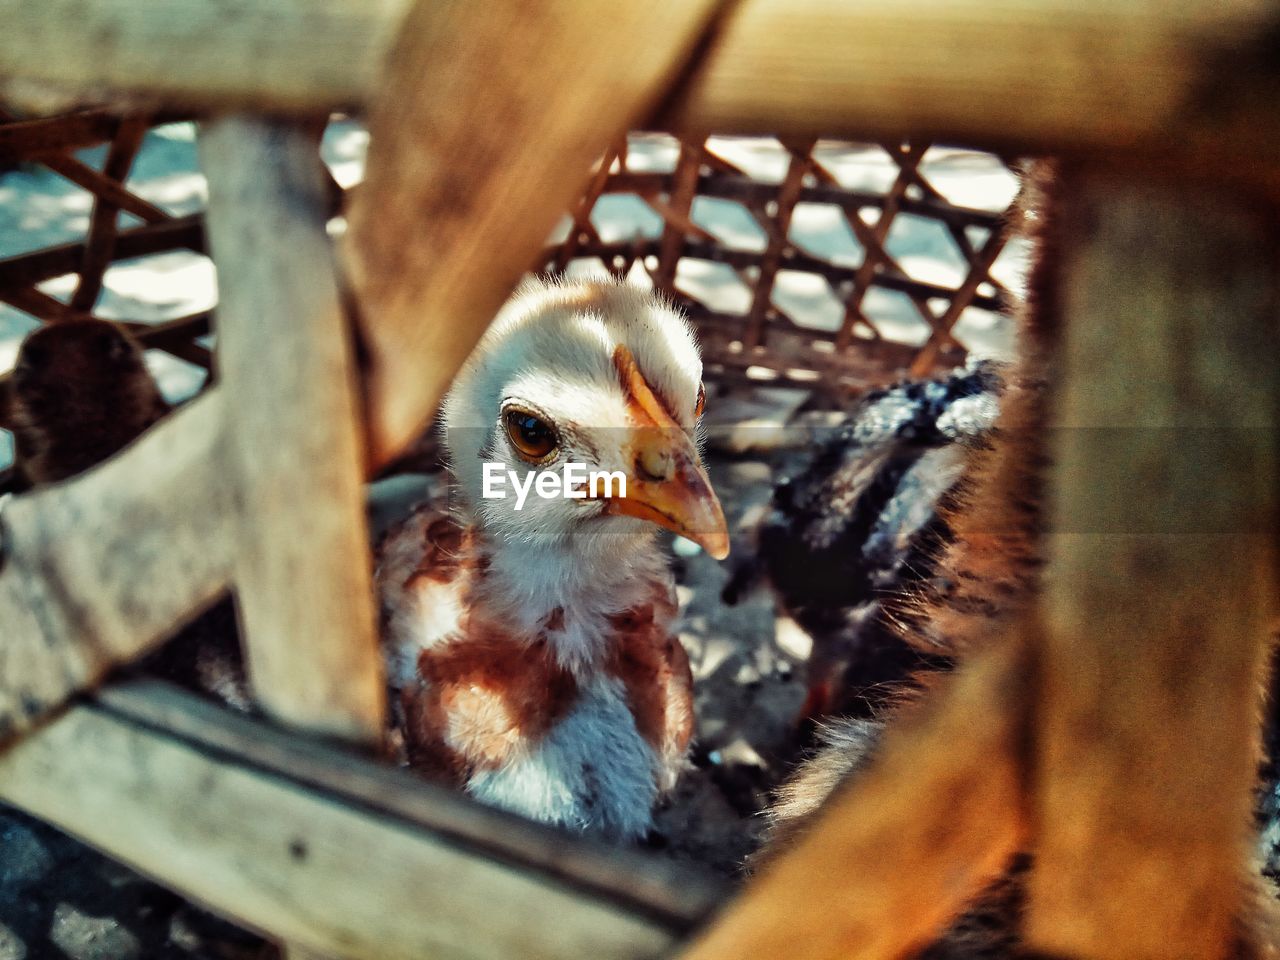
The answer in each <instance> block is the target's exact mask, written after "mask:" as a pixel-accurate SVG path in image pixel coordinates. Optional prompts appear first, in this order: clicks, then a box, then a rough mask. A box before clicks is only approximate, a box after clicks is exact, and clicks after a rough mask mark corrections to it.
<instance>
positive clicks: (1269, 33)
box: [0, 0, 1280, 182]
mask: <svg viewBox="0 0 1280 960" xmlns="http://www.w3.org/2000/svg"><path fill="white" fill-rule="evenodd" d="M467 6H468V5H467V4H465V3H457V2H443V3H436V4H433V5H432V7H431V9H430V10H429V11H427V10H419V12H418V13H417V14H414V16H415V17H416V19H414V20H413V21H412V22H411V23H410V21H408V20H407V19H406V17H407V16H408V11H409V9H410V4H409V2H408V0H370V2H363V0H362V2H357V0H259V2H252V3H251V2H243V0H241V2H236V3H232V4H226V5H222V6H220V7H218V8H217V11H216V13H215V12H214V11H213V10H211V9H210V8H208V7H207V5H206V4H203V3H200V2H198V0H182V2H181V3H175V2H174V0H98V2H96V3H94V4H93V5H92V6H91V7H89V8H87V9H86V8H83V7H82V5H81V4H78V3H75V2H74V0H4V2H3V3H0V16H2V17H3V22H4V23H5V26H6V36H7V38H8V40H7V41H6V40H0V90H2V91H3V93H4V95H5V96H6V97H7V98H9V99H11V100H13V101H14V102H21V101H26V102H29V103H31V104H32V105H34V106H37V107H40V106H51V105H54V104H58V103H68V102H75V101H76V100H77V99H84V98H90V99H93V98H98V99H101V98H108V99H109V98H123V99H125V100H132V101H133V102H135V103H137V102H141V103H144V104H145V103H152V102H161V103H167V104H180V105H184V106H190V107H198V108H201V109H206V110H216V109H228V108H248V109H265V108H272V109H277V110H287V111H294V112H299V113H304V114H306V113H315V112H317V111H323V110H329V109H351V108H357V107H359V106H362V105H368V104H370V103H373V102H376V100H377V99H378V96H379V93H380V92H381V89H382V87H381V86H380V85H381V82H382V75H381V72H380V65H381V61H382V59H383V57H384V55H385V52H386V50H387V49H388V47H389V46H390V45H391V44H393V43H394V38H395V37H396V36H397V31H399V35H401V36H408V35H414V36H416V37H417V38H418V39H419V41H420V42H421V44H422V47H423V49H427V48H428V47H429V46H430V45H431V44H433V43H440V44H446V45H447V44H453V43H455V42H456V43H460V44H464V45H465V44H466V43H468V42H470V40H469V39H468V38H469V36H470V34H469V31H466V30H460V29H459V25H460V24H461V23H462V22H463V19H459V17H460V15H461V17H462V18H464V19H465V17H466V16H467V15H468V14H467V11H466V8H467ZM711 6H712V5H711V4H704V3H689V4H686V5H674V4H673V5H670V6H669V7H667V9H665V11H664V12H665V16H658V17H654V18H653V19H651V20H648V21H647V24H648V26H647V27H642V28H640V29H642V30H647V31H648V33H649V36H648V41H649V42H647V43H645V44H641V45H637V46H636V47H635V48H634V49H632V50H631V51H630V52H629V55H628V57H626V58H624V59H620V60H619V59H615V60H613V61H612V63H611V67H612V70H613V73H612V75H611V76H610V77H609V82H610V83H614V84H618V85H619V86H621V87H625V85H626V81H625V80H624V79H623V75H624V74H627V73H629V72H631V71H634V70H637V69H639V70H640V71H641V72H642V71H643V69H644V65H645V64H646V63H655V62H657V61H660V60H662V58H663V57H665V56H667V55H668V54H669V53H671V52H673V51H678V50H680V49H682V48H683V44H684V43H685V41H686V40H687V34H686V32H685V31H686V29H687V26H688V24H689V23H690V22H691V21H698V20H700V19H701V17H702V12H703V11H706V10H708V9H710V7H711ZM554 7H555V5H554V4H549V5H546V6H545V7H541V6H539V7H534V6H530V7H529V10H528V13H527V15H526V14H523V13H522V14H518V15H517V16H516V17H515V19H514V20H511V19H508V18H509V16H510V9H509V7H508V5H505V4H497V5H494V7H493V9H494V10H495V19H494V27H495V28H496V30H506V29H507V28H508V26H509V25H512V24H514V23H516V22H519V21H520V20H521V19H525V18H532V17H535V16H536V17H543V16H545V18H546V19H547V20H552V19H554V18H555V17H556V14H555V12H554ZM578 10H579V14H578V15H575V16H573V17H571V18H570V19H568V20H565V21H562V26H563V27H564V29H565V30H566V33H565V35H564V40H563V44H558V43H557V42H556V41H555V40H552V45H551V46H548V48H547V54H548V56H547V58H546V59H547V63H546V64H545V65H539V66H537V67H536V68H535V69H546V70H548V71H551V72H560V75H561V77H562V78H563V80H564V82H565V83H574V84H575V85H576V86H578V87H579V88H583V89H586V88H590V87H591V86H592V85H591V84H590V83H584V82H582V78H584V77H586V76H589V75H590V68H587V67H586V66H585V64H586V62H587V61H588V60H590V59H591V58H594V57H597V56H600V55H603V54H605V53H606V52H607V50H608V49H609V47H610V44H611V43H613V42H615V41H614V40H613V39H611V38H614V37H617V38H621V37H624V36H626V34H627V32H628V31H630V30H634V29H637V27H638V26H639V21H633V22H629V21H628V18H629V17H630V16H631V10H630V7H629V5H621V6H618V7H615V8H611V11H610V16H611V17H616V18H617V19H616V20H614V26H615V28H616V30H615V32H614V33H612V34H605V33H604V32H602V31H598V30H595V27H594V25H593V24H591V20H592V18H591V17H590V16H586V15H583V14H582V12H581V8H578ZM722 10H723V12H724V16H723V18H722V19H723V22H722V23H720V24H718V26H717V29H716V30H715V31H714V33H713V34H711V35H709V36H708V38H707V40H708V42H707V43H706V44H705V45H704V48H703V49H702V50H701V51H700V56H699V58H698V62H697V63H696V64H695V65H694V67H695V69H693V70H692V71H690V72H689V73H688V74H687V76H675V75H673V74H672V73H670V72H668V73H666V74H665V75H664V76H665V78H666V79H667V80H668V81H671V80H679V81H682V82H680V83H679V85H678V87H676V88H675V89H667V90H664V89H662V85H661V84H658V83H651V85H650V91H651V93H653V94H657V95H659V96H661V95H662V94H663V93H666V94H667V96H666V97H665V98H664V99H662V100H661V102H659V100H658V98H657V97H654V98H652V99H650V100H648V101H647V103H648V105H649V106H650V107H651V108H656V112H655V116H654V120H655V122H656V123H657V125H658V126H660V127H662V128H665V129H672V130H677V131H681V132H691V131H692V132H698V131H704V132H705V131H709V130H716V131H720V132H726V133H762V132H763V133H782V134H786V135H794V136H804V135H810V136H817V135H825V136H838V135H841V134H854V135H856V136H861V137H873V138H887V139H893V138H897V139H903V138H909V137H911V136H918V135H926V136H930V137H941V138H945V139H957V140H965V141H970V142H977V143H987V144H1001V145H1005V146H1009V147H1017V148H1019V149H1024V150H1028V151H1031V150H1039V151H1050V150H1071V151H1081V150H1086V151H1087V150H1125V151H1128V150H1137V151H1141V152H1145V153H1148V154H1156V155H1160V156H1168V155H1174V154H1179V153H1190V154H1197V153H1199V154H1203V155H1205V156H1208V157H1214V158H1217V159H1220V160H1227V159H1231V158H1235V159H1236V160H1237V161H1238V160H1241V159H1244V158H1260V159H1265V160H1267V161H1268V162H1273V161H1274V160H1275V158H1276V144H1277V143H1280V120H1277V117H1276V113H1275V111H1274V110H1273V109H1271V100H1270V98H1268V97H1267V96H1265V95H1264V96H1258V97H1254V96H1252V95H1251V94H1250V92H1249V91H1251V90H1255V91H1256V90H1258V89H1265V88H1266V85H1267V84H1268V83H1270V82H1271V79H1272V77H1273V72H1272V66H1273V56H1274V49H1273V47H1271V46H1269V44H1271V42H1272V39H1271V38H1273V37H1274V35H1275V30H1276V29H1277V26H1278V24H1280V7H1277V5H1276V4H1275V3H1274V2H1270V0H1222V2H1215V3H1178V4H1169V3H1164V2H1162V0H1115V2H1113V0H1007V2H1004V3H1001V4H1000V5H999V7H995V8H993V7H992V6H991V4H990V3H988V2H986V0H903V2H898V3H893V4H886V3H881V2H878V0H844V2H839V3H835V2H831V0H741V2H739V3H735V4H732V5H723V6H722ZM496 30H495V35H497V34H496ZM579 30H585V31H587V33H588V34H590V35H591V43H589V44H587V43H582V42H581V41H580V40H578V39H575V38H576V37H581V36H583V35H584V34H579V33H577V31H579ZM592 31H594V33H593V32H592ZM476 36H479V34H477V35H476ZM520 42H522V41H521V39H520V38H519V37H518V36H517V35H513V34H511V33H507V34H506V35H505V36H504V37H503V41H502V44H501V45H502V46H506V45H507V44H508V43H510V44H518V43H520ZM441 49H444V48H443V47H442V48H441ZM497 49H498V47H497V46H494V47H490V48H489V49H488V50H487V56H486V54H485V53H482V54H480V56H481V60H480V61H478V62H477V63H476V70H477V71H478V74H477V75H483V74H484V73H485V70H484V68H485V67H488V66H490V65H491V64H489V63H486V62H485V61H486V60H487V59H488V56H492V55H493V54H494V52H495V51H496V50H497ZM555 50H562V51H565V54H564V55H565V56H567V59H559V58H558V55H556V54H553V51H555ZM461 55H462V54H461V49H458V50H453V51H451V52H450V56H461ZM492 66H495V67H497V68H500V67H501V60H500V58H499V59H495V61H494V63H493V64H492ZM570 67H576V68H577V69H574V70H573V71H572V72H569V71H568V70H566V68H570ZM561 71H564V72H561ZM486 79H488V80H489V81H490V82H492V83H494V85H495V87H497V86H498V85H499V81H498V80H497V75H496V74H494V75H491V76H488V77H487V78H486ZM653 80H654V81H657V80H658V77H657V76H654V77H653ZM530 89H531V90H533V89H536V84H534V85H533V86H531V88H530ZM509 92H510V91H509ZM584 96H590V94H589V93H587V94H584ZM448 101H449V97H447V96H441V98H440V99H439V102H440V103H441V104H446V103H447V102H448ZM630 109H631V107H629V106H626V105H624V102H623V101H622V100H620V101H618V103H617V105H616V107H615V109H614V110H613V111H610V116H609V122H613V121H615V120H616V119H617V117H618V116H619V115H622V114H625V113H626V112H627V111H628V110H630ZM477 119H478V118H477ZM603 119H604V117H602V116H597V117H596V120H597V122H599V121H601V120H603ZM481 125H482V124H481V123H477V124H475V126H476V127H477V132H478V131H479V127H480V126H481ZM605 125H607V123H606V124H605ZM601 129H603V127H602V128H601ZM531 182H532V181H531Z"/></svg>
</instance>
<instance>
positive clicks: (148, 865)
mask: <svg viewBox="0 0 1280 960" xmlns="http://www.w3.org/2000/svg"><path fill="white" fill-rule="evenodd" d="M122 702H124V703H126V704H129V706H128V707H127V708H122V707H121V706H120V704H121V703H122ZM144 703H146V704H149V706H143V705H142V704H144ZM179 715H183V716H185V719H177V717H178V716H179ZM160 717H163V718H164V723H165V724H166V725H172V726H173V727H175V728H176V729H177V730H178V731H179V732H176V733H175V732H170V731H167V730H164V729H161V728H159V727H157V726H155V725H154V721H155V720H156V719H157V718H160ZM184 732H192V733H193V735H192V736H185V735H184ZM203 732H208V733H209V734H210V735H211V737H210V738H209V739H206V738H205V737H204V736H203V735H202V734H203ZM299 771H302V777H301V778H300V777H299ZM308 772H313V773H317V772H318V773H319V774H320V777H321V778H322V781H323V782H320V783H317V782H315V780H308V779H307V775H308ZM351 785H354V787H352V786H351ZM0 796H2V797H3V798H4V799H5V800H7V801H9V802H13V803H16V804H18V805H19V806H22V807H24V808H27V809H30V810H32V811H34V812H37V813H38V814H39V815H40V816H41V817H43V818H45V819H48V820H49V821H51V822H53V823H55V824H57V825H58V826H60V827H62V828H63V829H66V830H68V831H69V832H71V833H73V834H75V835H77V836H79V837H81V838H83V839H85V840H86V841H88V842H90V843H92V844H93V845H95V846H97V847H99V848H101V849H102V850H104V851H105V852H107V853H108V854H110V855H112V856H115V857H117V858H119V859H121V860H123V861H125V862H127V863H130V864H132V865H133V866H134V867H136V868H137V869H140V870H141V871H142V872H144V873H147V874H149V875H151V876H153V877H155V878H157V879H158V880H161V881H162V882H164V883H166V884H168V885H170V886H172V887H174V888H175V889H177V890H179V891H180V892H182V893H183V894H184V895H186V896H189V897H192V898H194V899H197V900H199V901H201V902H203V903H206V904H208V905H210V906H211V907H213V908H215V909H217V910H219V911H220V912H223V913H225V914H228V915H231V916H235V917H237V918H238V919H240V920H241V922H244V923H247V924H249V925H251V926H253V927H255V928H257V929H259V930H262V931H264V932H267V933H269V934H271V935H273V936H277V937H282V938H284V939H287V940H288V941H289V942H291V943H293V944H297V945H298V946H299V947H300V948H302V949H305V950H310V951H315V952H319V953H322V954H330V955H339V956H343V957H352V958H370V960H398V958H404V960H421V958H423V957H432V958H452V957H458V958H462V957H465V958H469V960H477V958H493V960H498V958H502V960H509V958H511V957H527V958H530V960H536V958H548V960H549V958H563V957H591V958H593V960H595V958H600V960H607V958H639V957H656V956H658V955H660V954H662V953H663V952H665V950H667V949H668V948H669V947H670V945H671V944H672V943H673V942H674V941H675V940H676V939H678V938H679V937H680V936H681V935H682V934H683V933H684V932H685V931H686V930H688V929H689V927H690V926H691V925H692V924H694V923H696V922H697V921H698V920H699V919H700V918H701V916H702V915H705V911H706V910H708V909H709V908H710V907H711V906H712V904H714V903H715V902H716V900H717V899H718V897H719V896H720V895H721V893H722V891H720V890H719V889H718V888H717V886H716V885H715V884H713V883H710V882H709V881H707V880H706V878H705V877H703V876H702V875H701V874H698V873H695V872H689V871H684V870H680V869H677V868H676V865H674V864H671V863H664V862H658V861H655V860H653V859H651V858H647V857H642V856H640V855H639V854H637V853H629V854H628V853H626V852H621V853H620V854H619V852H611V851H609V850H607V849H606V848H604V847H602V846H601V847H597V846H595V845H593V844H590V843H586V842H583V841H577V840H575V839H574V838H571V837H568V836H565V835H564V834H562V833H559V832H557V831H554V830H551V829H550V828H547V827H544V826H541V825H536V824H531V823H527V822H524V821H521V820H519V819H518V818H516V817H514V816H511V815H508V814H503V813H501V812H500V811H496V810H489V809H485V808H480V807H476V806H474V805H472V804H470V803H469V802H468V801H466V800H465V799H464V798H462V797H460V796H459V795H457V794H455V793H453V792H451V791H447V790H444V789H442V788H433V787H432V786H431V785H429V784H424V783H422V782H421V781H418V780H416V778H414V777H412V776H411V775H409V774H407V773H405V772H403V771H400V770H395V769H391V768H387V767H381V766H378V765H375V764H373V763H370V762H368V761H366V760H362V759H360V758H359V757H356V756H354V755H352V754H350V753H348V752H346V751H345V750H342V749H340V748H337V747H334V746H327V745H324V744H320V743H314V742H311V743H308V742H305V741H298V740H297V739H296V738H292V737H289V736H288V735H286V734H283V733H281V732H280V731H278V730H276V729H274V728H272V727H270V726H268V725H266V724H263V723H260V722H257V721H253V720H250V719H249V718H247V717H243V716H234V715H228V714H225V712H224V711H222V710H220V709H219V708H217V707H213V706H210V705H206V704H203V703H200V702H198V701H194V700H193V698H192V697H190V695H186V694H182V693H181V692H178V691H173V690H171V689H169V690H166V689H165V688H163V687H156V686H148V687H144V688H142V689H141V690H135V691H133V692H129V691H125V692H123V693H122V694H116V695H115V696H114V697H113V699H112V701H111V702H110V703H108V704H105V705H104V704H88V705H82V706H76V707H73V708H72V709H71V710H70V711H69V712H68V713H67V715H66V716H64V717H62V718H60V719H58V720H57V721H55V722H53V723H51V724H49V725H48V726H47V727H46V728H45V729H42V730H40V731H39V732H37V733H35V734H33V735H32V736H30V737H29V738H27V739H26V740H24V741H23V742H22V743H19V744H17V745H16V746H15V747H13V748H12V749H10V750H9V751H7V752H6V753H5V754H3V755H2V756H0ZM388 801H390V802H388ZM107 810H109V811H111V815H110V816H104V815H103V811H107ZM473 815H474V819H469V818H471V817H472V816H473ZM449 824H452V825H453V826H449ZM459 825H462V828H461V829H455V828H457V827H458V826H459ZM476 836H479V837H483V842H482V843H481V844H479V845H477V844H476V843H473V841H472V839H470V838H471V837H476ZM530 838H532V839H530ZM509 841H510V842H509ZM532 851H539V852H538V853H537V859H531V857H530V853H531V852H532ZM593 871H594V872H597V873H598V872H600V871H608V872H609V873H610V875H611V877H612V881H611V882H612V889H610V888H608V887H604V886H602V885H601V884H600V883H598V882H597V881H596V880H593V879H591V874H592V872H593ZM633 878H634V880H635V883H634V884H633V885H632V884H629V883H628V881H629V880H631V879H633ZM663 888H665V889H666V892H662V891H663ZM649 893H656V894H657V895H656V897H654V898H652V899H651V898H650V896H649ZM682 901H684V902H682ZM689 904H692V905H694V906H693V907H690V906H689Z"/></svg>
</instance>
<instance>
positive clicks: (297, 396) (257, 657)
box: [199, 118, 386, 743]
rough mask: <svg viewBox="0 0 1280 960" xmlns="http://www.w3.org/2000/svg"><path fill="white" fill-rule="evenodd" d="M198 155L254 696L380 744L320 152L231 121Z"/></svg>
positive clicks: (287, 717) (354, 392) (354, 425)
mask: <svg viewBox="0 0 1280 960" xmlns="http://www.w3.org/2000/svg"><path fill="white" fill-rule="evenodd" d="M199 143H200V163H201V166H202V168H203V169H204V171H205V174H206V176H207V178H208V181H209V211H208V214H207V223H208V230H209V237H210V248H211V252H212V253H213V256H214V261H215V263H216V264H217V267H218V290H219V303H218V310H217V318H218V347H217V359H218V372H219V375H220V377H221V378H222V381H223V384H224V385H225V386H224V389H225V393H226V397H227V399H226V401H225V404H226V406H225V410H226V414H227V416H228V417H229V419H228V421H227V423H226V425H225V430H226V431H227V443H228V449H229V451H230V452H231V454H232V458H233V464H232V465H233V470H232V477H230V478H228V482H230V483H233V484H236V485H238V486H239V500H240V502H241V503H242V504H243V509H244V522H243V523H242V524H241V525H240V527H239V529H238V530H237V531H236V532H237V533H238V535H239V537H240V544H239V550H238V555H237V561H236V574H235V580H236V587H237V590H236V597H237V600H238V603H239V607H240V611H241V615H242V618H243V622H244V628H245V645H246V656H247V661H248V668H249V677H250V680H251V681H252V683H253V687H254V695H255V697H256V698H257V700H258V702H259V703H260V704H261V705H262V706H263V707H264V708H265V709H266V710H267V712H268V713H270V714H271V715H272V716H274V717H276V718H277V719H280V720H283V721H285V722H286V723H289V724H293V725H295V726H299V727H302V728H304V729H307V730H311V731H316V732H320V733H324V734H328V735H334V736H341V737H344V738H353V739H358V740H363V741H365V742H368V743H374V742H376V741H378V740H379V739H380V738H381V735H382V729H383V725H384V722H385V714H386V694H385V687H384V684H383V677H382V659H381V654H380V652H379V649H378V637H377V613H376V610H375V606H374V600H373V583H372V574H371V571H370V563H369V547H368V544H369V537H368V532H367V530H366V529H365V513H364V488H363V479H364V478H363V466H364V460H365V456H364V446H363V437H362V436H361V426H360V398H359V395H358V393H359V385H358V382H357V379H356V367H355V350H354V344H353V343H352V331H351V330H350V329H349V327H348V322H347V318H346V315H345V313H344V311H343V309H342V305H341V303H340V299H339V293H338V285H337V279H336V277H335V275H334V267H333V259H332V255H331V252H330V246H329V239H328V237H327V236H326V234H325V220H326V213H327V208H328V205H329V199H328V190H327V187H326V185H325V182H324V179H323V178H322V176H321V171H320V163H321V161H320V156H319V153H318V151H317V149H316V144H315V138H314V136H313V135H312V134H310V133H308V132H307V131H305V130H303V129H301V128H297V127H291V126H289V125H285V124H272V123H269V122H266V121H258V120H249V119H240V118H229V119H223V120H218V121H215V122H212V123H210V124H207V125H206V126H205V128H204V129H203V131H202V132H201V135H200V142H199ZM264 334H265V335H264Z"/></svg>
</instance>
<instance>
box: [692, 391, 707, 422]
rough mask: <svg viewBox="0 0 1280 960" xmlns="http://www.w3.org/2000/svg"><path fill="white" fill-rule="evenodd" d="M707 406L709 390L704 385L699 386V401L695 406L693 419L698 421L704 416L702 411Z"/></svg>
mask: <svg viewBox="0 0 1280 960" xmlns="http://www.w3.org/2000/svg"><path fill="white" fill-rule="evenodd" d="M706 406H707V390H706V388H705V387H704V386H703V385H702V384H698V399H697V401H696V402H695V403H694V405H693V419H695V420H697V419H698V418H699V417H700V416H702V411H703V410H704V409H706Z"/></svg>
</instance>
